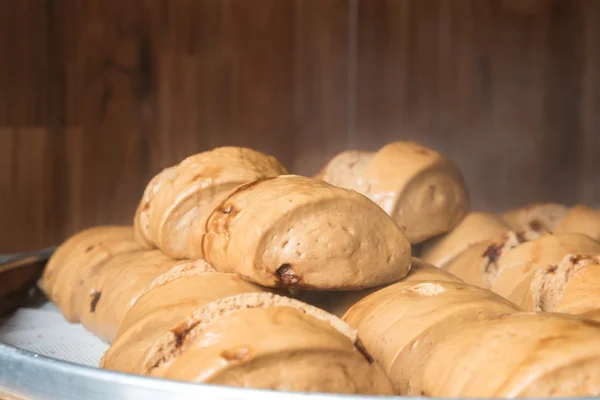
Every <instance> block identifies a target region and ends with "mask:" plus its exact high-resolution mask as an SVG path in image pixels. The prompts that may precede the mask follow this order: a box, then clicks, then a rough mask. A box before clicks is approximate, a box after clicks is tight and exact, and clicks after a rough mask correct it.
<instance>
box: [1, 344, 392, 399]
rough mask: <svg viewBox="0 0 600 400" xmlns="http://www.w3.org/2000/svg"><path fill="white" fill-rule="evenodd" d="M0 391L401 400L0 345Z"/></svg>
mask: <svg viewBox="0 0 600 400" xmlns="http://www.w3.org/2000/svg"><path fill="white" fill-rule="evenodd" d="M2 392H8V393H10V394H12V395H16V396H18V397H23V398H24V399H27V400H81V399H87V400H106V399H111V400H117V399H164V400H187V399H211V400H212V399H214V400H253V399H260V400H281V399H285V400H307V399H310V400H357V399H372V400H375V399H379V400H385V399H396V400H398V399H401V397H381V396H352V395H340V394H322V393H295V392H277V391H271V390H256V389H241V388H234V387H229V386H218V385H207V384H194V383H187V382H177V381H170V380H165V379H158V378H152V377H145V376H139V375H132V374H124V373H118V372H114V371H107V370H103V369H100V368H92V367H87V366H82V365H77V364H73V363H69V362H65V361H60V360H56V359H53V358H49V357H44V356H41V355H39V354H35V353H32V352H30V351H27V350H22V349H18V348H16V347H13V346H9V345H6V344H3V343H0V398H1V393H2Z"/></svg>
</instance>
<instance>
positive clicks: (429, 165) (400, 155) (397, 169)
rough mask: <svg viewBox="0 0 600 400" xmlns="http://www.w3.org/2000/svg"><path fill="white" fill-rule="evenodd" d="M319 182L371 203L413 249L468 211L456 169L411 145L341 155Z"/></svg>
mask: <svg viewBox="0 0 600 400" xmlns="http://www.w3.org/2000/svg"><path fill="white" fill-rule="evenodd" d="M319 176H320V177H321V179H323V180H325V181H327V182H329V183H331V184H333V185H336V186H341V187H345V188H348V189H354V190H356V191H358V192H360V193H362V194H364V195H365V196H367V197H369V198H370V199H371V200H373V201H374V202H375V203H377V204H378V205H379V206H380V207H381V208H383V209H384V210H385V212H387V213H388V214H389V215H390V216H392V218H393V219H394V221H396V223H397V224H398V226H400V228H402V230H403V231H404V232H405V233H406V236H407V237H408V239H409V241H410V242H411V243H413V244H415V243H419V242H422V241H424V240H426V239H429V238H432V237H434V236H437V235H440V234H442V233H444V232H447V231H449V230H450V229H452V228H453V227H454V226H455V225H456V224H457V223H458V222H459V221H460V220H461V219H462V218H463V217H464V216H465V215H466V213H467V210H468V195H467V190H466V187H465V183H464V180H463V178H462V175H461V174H460V171H459V170H458V168H457V167H456V166H455V165H454V163H452V162H451V161H449V160H448V159H446V158H444V157H443V156H442V155H441V154H439V153H437V152H435V151H433V150H430V149H427V148H425V147H422V146H419V145H417V144H416V143H412V142H395V143H390V144H388V145H386V146H384V147H383V148H381V149H380V150H379V151H378V152H376V153H365V152H356V151H349V152H344V153H341V154H339V155H338V156H336V157H334V158H333V159H332V160H331V161H330V162H329V164H328V165H327V166H326V167H325V168H324V170H323V171H322V172H321V173H320V174H319Z"/></svg>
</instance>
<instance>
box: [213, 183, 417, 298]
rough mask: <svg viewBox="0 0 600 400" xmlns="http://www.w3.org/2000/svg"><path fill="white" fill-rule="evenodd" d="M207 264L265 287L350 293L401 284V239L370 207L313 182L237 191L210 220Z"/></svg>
mask: <svg viewBox="0 0 600 400" xmlns="http://www.w3.org/2000/svg"><path fill="white" fill-rule="evenodd" d="M202 246H203V249H204V251H203V253H204V255H205V257H206V261H208V263H209V264H211V265H212V266H213V267H215V269H217V270H218V271H220V272H231V273H237V274H239V275H240V276H242V277H243V278H244V279H246V280H249V281H251V282H255V283H258V284H261V285H263V286H267V287H288V288H305V289H307V288H308V289H318V290H325V289H333V290H345V289H346V290H350V289H351V290H357V289H365V288H370V287H374V286H378V285H382V284H385V283H389V282H392V281H395V280H398V279H401V278H403V277H404V276H406V274H407V273H408V269H409V267H410V244H409V243H408V241H407V239H406V236H405V235H404V234H403V233H402V231H401V230H400V229H399V228H398V226H397V225H396V224H395V223H394V222H393V221H392V220H391V218H390V217H389V216H388V215H386V214H385V212H383V210H381V209H380V208H379V207H377V205H376V204H374V203H373V202H372V201H370V200H369V199H368V198H366V197H365V196H363V195H361V194H359V193H357V192H355V191H353V190H347V189H342V188H339V187H336V186H332V185H330V184H328V183H325V182H323V181H321V180H318V179H313V178H305V177H300V176H295V175H284V176H279V177H276V178H270V179H264V180H259V181H255V182H252V183H248V184H246V185H242V186H239V187H238V188H236V189H235V190H234V191H233V192H231V193H230V194H229V195H228V196H227V197H226V198H225V199H224V200H223V201H222V202H221V203H220V204H219V206H218V207H216V208H215V210H214V211H213V212H212V214H211V215H210V216H209V218H208V219H207V222H206V233H205V235H204V238H203V240H202Z"/></svg>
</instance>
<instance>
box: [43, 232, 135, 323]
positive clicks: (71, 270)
mask: <svg viewBox="0 0 600 400" xmlns="http://www.w3.org/2000/svg"><path fill="white" fill-rule="evenodd" d="M141 250H142V248H141V247H140V246H139V245H138V244H137V243H136V242H135V241H134V240H133V231H132V229H131V227H127V226H101V227H95V228H90V229H86V230H84V231H82V232H79V233H77V234H76V235H73V236H72V237H70V238H69V239H68V240H66V241H65V242H64V243H63V244H61V245H60V246H59V247H58V249H57V250H56V252H55V253H54V254H53V255H52V257H51V258H50V260H49V261H48V264H47V265H46V268H45V269H44V273H43V274H42V277H41V279H40V281H39V282H38V286H39V287H40V288H41V289H42V290H43V291H44V293H45V294H46V296H48V298H49V299H50V300H51V301H52V302H53V303H54V304H55V305H56V306H57V307H58V308H59V309H60V311H61V312H62V313H63V315H64V317H65V318H66V319H67V320H68V321H69V322H79V310H80V308H79V307H80V304H79V303H73V293H74V291H75V290H76V289H77V288H78V287H79V286H80V285H81V284H82V282H84V281H86V280H87V279H88V276H89V275H90V274H92V273H93V271H95V270H97V269H99V268H102V266H103V265H104V264H105V263H106V262H108V261H109V260H111V259H112V258H113V257H116V256H120V255H126V254H129V253H132V252H136V251H141ZM86 303H87V304H88V305H89V302H86Z"/></svg>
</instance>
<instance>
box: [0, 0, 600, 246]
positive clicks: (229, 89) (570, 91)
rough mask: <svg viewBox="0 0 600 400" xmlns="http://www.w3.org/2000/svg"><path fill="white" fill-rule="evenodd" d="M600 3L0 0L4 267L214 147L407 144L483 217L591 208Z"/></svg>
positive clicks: (320, 148)
mask: <svg viewBox="0 0 600 400" xmlns="http://www.w3.org/2000/svg"><path fill="white" fill-rule="evenodd" d="M599 111H600V1H597V0H571V1H566V0H127V1H118V0H0V223H1V224H2V227H3V229H2V230H1V231H0V252H10V251H17V250H25V249H30V248H37V247H42V246H46V245H51V244H56V243H58V242H60V241H61V240H62V239H63V238H65V237H66V236H67V235H69V234H72V233H74V232H75V231H77V230H79V229H82V228H84V227H87V226H90V225H95V224H103V223H126V222H128V221H130V220H131V218H132V215H133V210H134V208H135V206H136V203H137V201H138V198H139V196H140V195H141V192H142V190H143V188H144V186H145V184H146V182H147V181H148V180H149V179H150V177H151V176H152V175H153V174H155V173H156V172H158V171H159V170H160V169H161V168H163V167H165V166H167V165H171V164H173V163H175V162H177V161H179V160H180V159H182V158H183V157H185V156H187V155H189V154H192V153H195V152H199V151H202V150H206V149H209V148H212V147H215V146H219V145H241V146H250V147H253V148H256V149H258V150H261V151H264V152H267V153H271V154H273V155H276V156H277V157H278V158H279V159H280V160H281V161H282V162H283V163H284V164H285V165H287V166H288V168H290V169H291V170H293V171H294V172H297V173H301V174H312V173H314V172H316V171H317V170H318V169H320V168H321V166H322V165H323V164H324V163H325V162H326V160H327V159H328V158H329V157H331V156H332V155H334V154H335V153H337V152H339V151H341V150H343V149H346V148H356V147H358V148H365V149H377V148H378V147H380V146H381V145H383V144H384V143H386V142H389V141H392V140H400V139H414V140H418V141H420V142H422V143H424V144H426V145H430V146H432V147H434V148H436V149H438V150H440V151H443V152H445V153H446V154H447V155H448V156H450V157H451V158H453V159H454V160H455V161H456V162H457V163H458V164H459V165H460V167H461V168H462V170H463V172H464V174H465V177H466V179H467V182H468V184H469V186H470V189H471V193H472V203H473V206H474V207H475V208H478V209H491V210H501V209H503V208H506V207H512V206H516V205H520V204H523V203H526V202H531V201H535V200H548V201H559V202H565V203H569V204H571V203H574V202H586V203H592V204H599V203H600V156H599V154H600V113H599Z"/></svg>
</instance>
